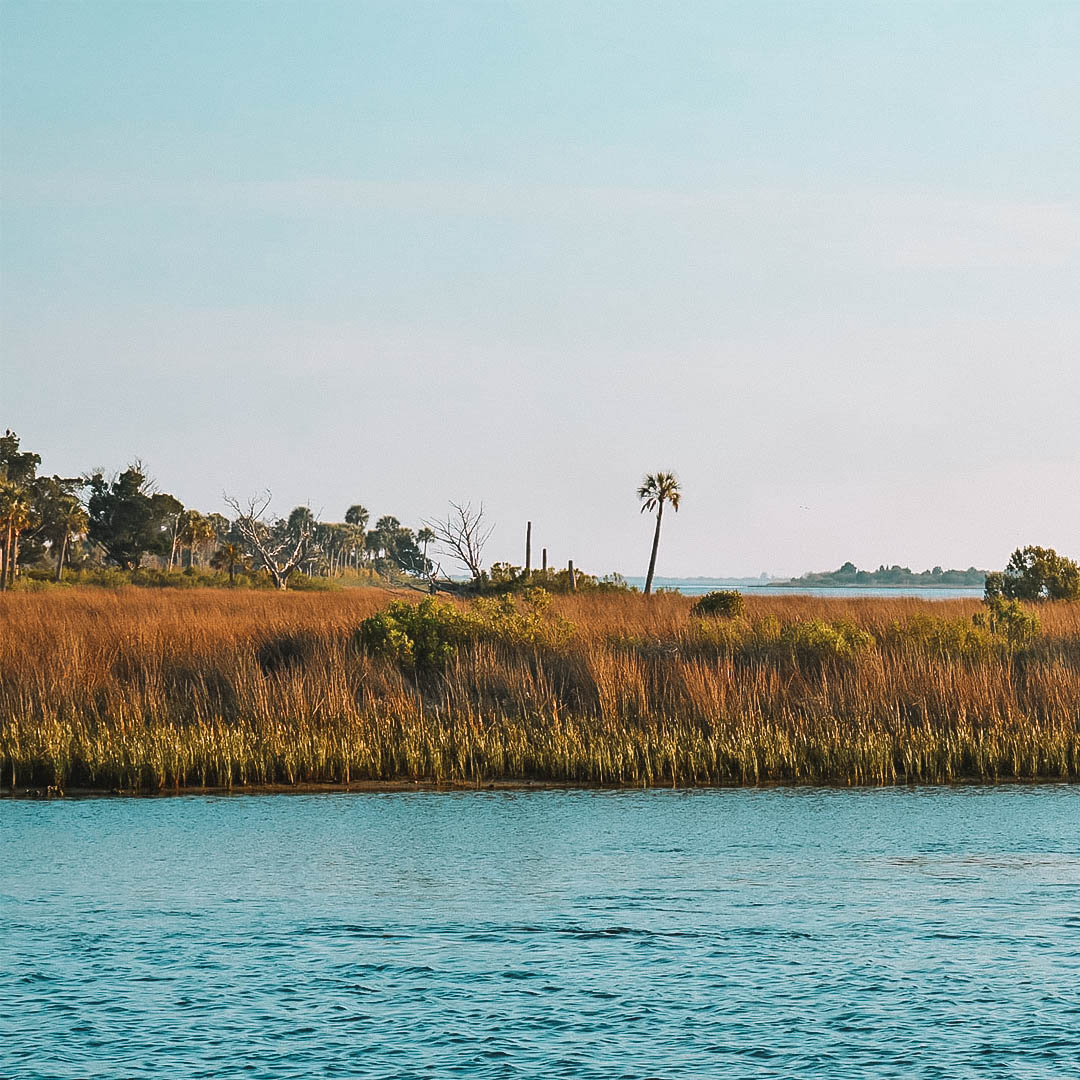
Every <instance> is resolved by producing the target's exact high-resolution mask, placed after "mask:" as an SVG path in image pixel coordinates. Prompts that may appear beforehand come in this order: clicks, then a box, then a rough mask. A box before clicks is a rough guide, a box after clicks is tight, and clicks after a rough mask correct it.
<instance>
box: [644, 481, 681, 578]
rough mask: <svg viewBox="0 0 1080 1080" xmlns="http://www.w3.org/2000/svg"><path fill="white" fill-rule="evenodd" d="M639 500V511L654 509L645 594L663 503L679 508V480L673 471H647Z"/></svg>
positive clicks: (650, 574) (658, 534)
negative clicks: (653, 530)
mask: <svg viewBox="0 0 1080 1080" xmlns="http://www.w3.org/2000/svg"><path fill="white" fill-rule="evenodd" d="M637 495H638V498H639V499H640V500H641V512H642V513H643V514H644V513H645V511H646V510H648V511H649V513H652V511H653V510H655V511H656V532H654V533H653V540H652V556H651V557H650V559H649V573H648V575H647V577H646V578H645V595H646V596H648V595H649V594H650V593H651V592H652V581H653V573H654V572H655V571H656V549H657V548H658V547H659V546H660V521H661V519H662V518H663V516H664V503H666V502H669V503H671V508H672V510H674V511H676V513H677V512H678V510H679V500H680V499H681V498H682V492H681V491H680V490H679V480H678V477H676V475H675V474H674V473H666V472H658V473H648V474H647V475H646V477H645V479H644V481H643V482H642V484H641V487H639V488H638V490H637Z"/></svg>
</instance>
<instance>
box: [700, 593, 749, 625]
mask: <svg viewBox="0 0 1080 1080" xmlns="http://www.w3.org/2000/svg"><path fill="white" fill-rule="evenodd" d="M743 607H744V605H743V597H742V593H741V592H738V591H737V590H735V589H721V590H718V591H716V592H708V593H706V594H705V595H704V596H702V597H701V598H700V599H699V600H698V602H697V603H696V604H694V606H693V607H692V608H691V609H690V610H691V612H692V613H693V614H694V615H703V616H713V617H714V618H718V619H735V618H738V616H740V615H742V613H743Z"/></svg>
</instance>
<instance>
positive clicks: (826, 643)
mask: <svg viewBox="0 0 1080 1080" xmlns="http://www.w3.org/2000/svg"><path fill="white" fill-rule="evenodd" d="M777 644H778V647H779V648H780V649H781V650H782V651H784V652H786V653H788V654H790V656H791V657H792V659H794V660H795V661H796V663H798V664H805V665H806V666H808V667H814V666H820V665H822V664H824V663H827V662H831V661H837V660H851V659H854V658H855V657H856V656H858V655H859V654H860V653H863V652H865V651H866V650H867V649H869V648H870V647H871V646H872V645H873V644H874V639H873V637H872V636H871V635H870V634H868V633H867V632H866V631H865V630H862V629H860V628H859V627H858V626H856V625H855V624H854V623H851V622H847V621H846V620H839V621H837V622H831V623H827V622H824V621H823V620H821V619H808V620H806V621H805V622H794V623H788V625H787V626H784V627H782V628H781V630H780V637H779V641H778V643H777Z"/></svg>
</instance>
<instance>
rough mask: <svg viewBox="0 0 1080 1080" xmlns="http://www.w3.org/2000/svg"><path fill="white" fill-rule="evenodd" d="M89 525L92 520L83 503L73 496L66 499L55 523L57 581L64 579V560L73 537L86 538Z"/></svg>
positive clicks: (61, 505)
mask: <svg viewBox="0 0 1080 1080" xmlns="http://www.w3.org/2000/svg"><path fill="white" fill-rule="evenodd" d="M89 524H90V519H89V518H88V517H87V516H86V511H85V510H84V509H83V506H82V503H80V502H79V500H78V499H76V498H75V497H74V496H73V495H69V496H68V497H66V498H65V499H64V500H63V501H62V502H61V504H60V506H59V507H58V508H57V510H56V514H55V517H54V521H53V527H54V529H55V532H54V534H53V543H54V545H55V546H56V580H57V581H63V579H64V560H65V559H66V558H67V552H68V545H69V544H70V543H71V539H72V537H76V538H77V537H80V536H85V535H86V530H87V527H88V526H89Z"/></svg>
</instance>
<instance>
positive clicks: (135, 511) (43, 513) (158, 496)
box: [0, 430, 436, 589]
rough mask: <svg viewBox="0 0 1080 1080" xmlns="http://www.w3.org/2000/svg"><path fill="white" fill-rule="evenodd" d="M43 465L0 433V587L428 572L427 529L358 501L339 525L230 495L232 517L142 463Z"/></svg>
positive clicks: (280, 580)
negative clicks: (180, 491)
mask: <svg viewBox="0 0 1080 1080" xmlns="http://www.w3.org/2000/svg"><path fill="white" fill-rule="evenodd" d="M40 465H41V457H40V455H39V454H36V453H33V452H31V451H26V450H23V449H22V448H21V446H20V440H19V436H18V435H16V434H15V433H14V432H12V431H10V430H9V431H6V432H5V433H4V435H3V436H2V437H0V589H7V588H10V587H11V586H12V584H13V583H14V581H15V579H16V578H17V577H18V576H19V575H20V573H21V572H23V571H25V570H28V569H30V568H33V569H41V568H43V567H45V566H49V567H50V570H51V574H52V576H53V577H54V578H55V580H57V581H59V580H62V579H63V575H64V570H65V568H66V567H67V568H76V569H86V568H92V567H115V568H116V569H119V570H123V571H136V570H139V569H141V568H144V567H147V566H150V567H154V568H156V569H159V570H164V571H182V570H196V569H200V568H204V569H211V570H218V571H223V572H226V573H227V574H228V575H229V578H230V580H235V579H236V577H237V576H238V575H241V574H251V573H254V572H258V571H263V570H265V571H266V572H267V573H268V574H269V576H270V578H271V579H272V580H273V582H274V584H275V585H277V586H278V587H279V588H284V587H285V584H286V583H287V581H288V579H289V577H290V576H291V575H292V574H293V573H295V572H301V573H303V574H306V575H308V576H321V577H339V576H342V575H344V574H346V573H348V572H350V571H351V572H353V573H356V574H360V573H367V574H372V573H373V574H378V575H382V576H384V577H393V576H394V575H396V574H405V575H410V576H413V577H416V578H428V577H430V576H431V575H432V573H433V572H434V570H435V565H434V563H433V562H432V560H431V559H430V558H429V556H428V550H429V547H430V545H431V544H432V543H433V542H434V541H435V540H436V531H435V530H434V529H433V528H431V527H430V526H428V525H423V526H421V527H420V528H418V529H416V530H413V529H411V528H408V527H407V526H405V525H403V524H402V523H401V521H399V520H398V518H396V517H394V516H392V515H385V516H383V517H380V518H378V519H377V520H376V521H375V522H374V524H373V525H371V522H370V514H369V512H368V510H367V509H366V508H365V507H364V506H362V505H360V504H359V503H356V504H354V505H352V506H350V507H349V508H348V510H346V512H345V518H344V520H343V521H340V522H332V521H331V522H325V521H319V520H317V519H316V517H315V515H314V514H313V513H312V511H311V509H310V508H309V507H307V506H297V507H295V508H294V509H293V510H291V511H290V512H289V513H288V514H287V515H286V516H284V517H272V516H267V515H268V511H269V505H270V502H269V497H267V498H265V499H264V500H251V501H250V502H249V503H248V504H247V505H246V506H241V505H240V504H239V503H238V502H236V501H235V500H228V501H229V503H230V505H231V506H232V507H233V508H234V510H235V515H234V516H233V517H231V518H229V517H226V516H225V515H223V514H217V513H210V514H207V513H202V512H201V511H199V510H196V509H194V508H191V507H186V506H184V504H183V503H182V502H181V500H180V499H178V498H177V497H176V496H175V495H171V494H169V493H167V492H163V491H158V490H156V489H155V485H154V484H153V482H152V480H151V479H150V477H149V475H148V473H147V471H146V469H145V467H144V466H143V465H142V464H141V463H140V462H138V461H136V462H134V463H133V464H131V465H129V466H128V467H127V468H126V469H124V470H123V471H122V472H120V473H118V474H116V475H115V476H106V475H105V474H104V473H103V472H101V471H96V472H91V473H87V474H84V475H82V476H75V477H72V476H68V477H65V476H56V475H53V476H47V475H42V474H39V471H38V470H39V467H40ZM369 525H370V526H371V527H369Z"/></svg>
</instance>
